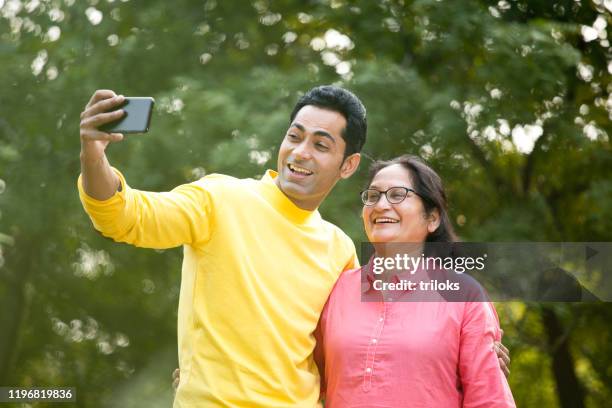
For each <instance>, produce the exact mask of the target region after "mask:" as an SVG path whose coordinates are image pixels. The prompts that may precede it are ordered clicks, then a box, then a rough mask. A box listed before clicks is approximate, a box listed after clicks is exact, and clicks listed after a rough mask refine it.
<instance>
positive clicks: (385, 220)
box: [374, 218, 399, 224]
mask: <svg viewBox="0 0 612 408" xmlns="http://www.w3.org/2000/svg"><path fill="white" fill-rule="evenodd" d="M398 222H399V221H398V220H394V219H392V218H377V219H375V220H374V224H384V223H392V224H395V223H398Z"/></svg>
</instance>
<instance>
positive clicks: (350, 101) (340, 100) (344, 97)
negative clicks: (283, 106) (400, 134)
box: [289, 85, 368, 158]
mask: <svg viewBox="0 0 612 408" xmlns="http://www.w3.org/2000/svg"><path fill="white" fill-rule="evenodd" d="M306 105H313V106H316V107H319V108H324V109H329V110H332V111H335V112H338V113H340V114H341V115H342V116H344V118H345V119H346V127H345V128H344V130H343V132H342V138H343V139H344V141H345V142H346V149H345V150H344V157H345V158H346V157H348V156H350V155H351V154H353V153H359V152H360V151H361V148H362V147H363V145H364V144H365V141H366V134H367V131H368V123H367V120H366V110H365V107H364V106H363V104H362V103H361V101H360V100H359V98H358V97H357V96H355V94H353V93H352V92H350V91H347V90H346V89H343V88H340V87H337V86H332V85H323V86H317V87H316V88H312V89H311V90H310V91H308V92H307V93H306V94H305V95H304V96H302V97H301V98H300V100H299V101H298V102H297V103H296V105H295V107H294V108H293V111H292V112H291V116H290V117H289V122H290V123H291V122H293V119H295V115H297V113H298V112H299V111H300V109H302V108H303V107H304V106H306Z"/></svg>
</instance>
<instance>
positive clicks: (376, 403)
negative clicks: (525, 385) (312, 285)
mask: <svg viewBox="0 0 612 408" xmlns="http://www.w3.org/2000/svg"><path fill="white" fill-rule="evenodd" d="M370 282H371V281H370ZM367 291H372V287H371V285H370V284H368V282H366V281H364V282H362V278H361V272H360V270H359V269H354V270H350V271H346V272H344V273H343V274H342V275H341V277H340V278H339V280H338V282H337V283H336V286H335V287H334V290H333V291H332V293H331V295H330V297H329V300H328V301H327V304H326V306H325V308H324V309H323V313H322V315H321V320H320V322H319V328H318V329H317V333H316V334H317V338H318V339H317V349H316V350H315V357H316V360H317V363H318V364H319V369H320V372H321V377H322V392H323V393H324V394H325V396H324V398H325V400H326V403H325V407H326V408H349V407H355V408H357V407H362V408H365V407H367V408H383V407H385V408H400V407H411V408H418V407H423V408H436V407H439V408H454V407H487V408H492V407H514V406H515V404H514V400H513V398H512V394H511V392H510V388H509V387H508V382H507V381H506V378H505V377H504V374H503V373H502V371H501V370H500V368H499V362H498V360H497V356H496V354H495V352H494V350H493V342H494V340H500V338H501V332H500V329H499V322H498V319H497V314H496V312H495V309H494V307H493V305H492V304H491V303H489V302H445V301H440V302H400V301H398V300H402V299H397V298H396V299H394V301H392V302H382V301H376V302H362V301H361V294H362V292H367ZM376 295H379V293H376ZM411 295H412V294H411V293H410V292H400V294H399V296H400V297H404V298H403V300H405V296H411ZM381 299H382V298H381Z"/></svg>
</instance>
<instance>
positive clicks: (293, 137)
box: [287, 133, 298, 140]
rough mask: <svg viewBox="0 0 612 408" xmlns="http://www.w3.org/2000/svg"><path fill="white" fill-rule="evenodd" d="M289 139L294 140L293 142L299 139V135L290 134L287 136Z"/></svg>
mask: <svg viewBox="0 0 612 408" xmlns="http://www.w3.org/2000/svg"><path fill="white" fill-rule="evenodd" d="M287 137H288V138H289V139H292V140H295V139H297V138H298V137H297V135H294V134H293V133H289V134H287Z"/></svg>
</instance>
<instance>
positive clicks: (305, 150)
mask: <svg viewBox="0 0 612 408" xmlns="http://www.w3.org/2000/svg"><path fill="white" fill-rule="evenodd" d="M345 127H346V119H345V118H344V116H342V114H341V113H339V112H335V111H332V110H327V109H322V108H319V107H316V106H313V105H307V106H304V107H303V108H302V109H300V111H299V112H298V113H297V115H296V116H295V118H294V119H293V122H292V123H291V125H290V126H289V129H288V130H287V133H286V134H285V138H284V139H283V142H282V144H281V146H280V150H279V152H278V177H277V179H276V184H277V185H278V187H279V188H280V189H281V190H282V191H283V192H284V193H285V194H286V195H287V196H288V197H289V198H290V199H291V201H293V202H294V203H295V204H296V205H297V206H298V207H300V208H303V209H306V210H314V209H315V208H317V207H318V206H319V204H320V203H321V202H322V201H323V199H324V198H325V196H327V194H328V193H329V192H330V191H331V189H332V188H333V187H334V185H335V184H336V182H337V181H338V180H339V179H340V178H341V177H348V176H350V175H351V174H352V173H353V172H354V170H355V169H352V168H351V169H349V170H350V172H347V164H348V163H345V164H344V165H343V158H344V150H345V148H346V143H345V142H344V139H343V138H342V131H343V129H344V128H345ZM352 156H357V159H356V162H357V164H358V163H359V158H358V156H359V155H358V154H356V155H352ZM347 160H348V158H347ZM349 161H350V160H349ZM355 168H356V165H355Z"/></svg>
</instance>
